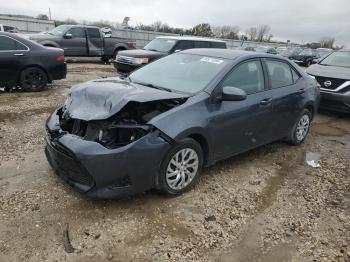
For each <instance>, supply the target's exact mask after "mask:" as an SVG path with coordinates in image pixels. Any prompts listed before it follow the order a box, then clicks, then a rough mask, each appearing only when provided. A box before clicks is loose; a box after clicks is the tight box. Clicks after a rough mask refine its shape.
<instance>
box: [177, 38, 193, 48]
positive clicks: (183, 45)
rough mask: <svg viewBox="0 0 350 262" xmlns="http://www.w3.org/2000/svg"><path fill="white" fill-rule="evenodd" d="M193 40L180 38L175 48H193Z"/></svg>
mask: <svg viewBox="0 0 350 262" xmlns="http://www.w3.org/2000/svg"><path fill="white" fill-rule="evenodd" d="M193 46H194V45H193V42H192V41H185V40H180V41H179V42H178V43H177V45H176V47H175V50H186V49H191V48H193Z"/></svg>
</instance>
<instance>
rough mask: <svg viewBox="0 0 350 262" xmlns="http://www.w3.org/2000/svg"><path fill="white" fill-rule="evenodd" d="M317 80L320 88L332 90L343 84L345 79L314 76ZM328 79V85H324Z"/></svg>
mask: <svg viewBox="0 0 350 262" xmlns="http://www.w3.org/2000/svg"><path fill="white" fill-rule="evenodd" d="M315 77H316V80H317V82H318V83H319V84H320V85H321V87H322V88H325V89H330V90H334V89H337V88H338V87H339V86H341V85H342V84H344V83H345V82H346V81H347V80H344V79H339V78H330V77H323V76H315ZM328 81H330V83H331V85H330V86H325V82H328Z"/></svg>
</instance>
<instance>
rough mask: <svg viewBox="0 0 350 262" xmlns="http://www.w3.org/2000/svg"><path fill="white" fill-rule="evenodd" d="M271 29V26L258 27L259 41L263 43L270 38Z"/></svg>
mask: <svg viewBox="0 0 350 262" xmlns="http://www.w3.org/2000/svg"><path fill="white" fill-rule="evenodd" d="M270 30H271V27H270V26H269V25H258V27H257V37H256V38H257V41H259V42H262V41H264V40H265V39H266V38H268V36H269V34H270Z"/></svg>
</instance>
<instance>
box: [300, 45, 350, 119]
mask: <svg viewBox="0 0 350 262" xmlns="http://www.w3.org/2000/svg"><path fill="white" fill-rule="evenodd" d="M306 72H307V73H308V74H310V75H312V76H313V77H315V78H316V80H317V81H318V82H319V83H320V84H321V107H322V108H326V109H331V110H336V111H341V112H346V113H350V50H340V51H335V52H333V53H331V54H330V55H328V56H326V57H324V58H323V59H322V60H321V61H320V62H319V63H318V64H315V65H312V66H310V67H309V68H308V69H307V70H306Z"/></svg>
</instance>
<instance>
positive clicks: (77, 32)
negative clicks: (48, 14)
mask: <svg viewBox="0 0 350 262" xmlns="http://www.w3.org/2000/svg"><path fill="white" fill-rule="evenodd" d="M67 33H69V34H72V37H73V38H85V30H84V29H83V28H72V29H70V30H68V32H67Z"/></svg>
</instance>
